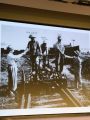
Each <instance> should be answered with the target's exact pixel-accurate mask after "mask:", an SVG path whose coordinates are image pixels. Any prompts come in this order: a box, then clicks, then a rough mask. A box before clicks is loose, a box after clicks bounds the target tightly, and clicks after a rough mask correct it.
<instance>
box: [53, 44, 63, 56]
mask: <svg viewBox="0 0 90 120" xmlns="http://www.w3.org/2000/svg"><path fill="white" fill-rule="evenodd" d="M53 47H54V48H57V49H58V50H59V51H60V52H61V53H62V54H64V50H65V48H64V46H63V45H61V43H59V42H56V43H55V44H54V46H53Z"/></svg>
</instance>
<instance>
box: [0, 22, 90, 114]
mask: <svg viewBox="0 0 90 120" xmlns="http://www.w3.org/2000/svg"><path fill="white" fill-rule="evenodd" d="M0 39H1V40H0V41H1V73H0V74H1V79H0V110H6V109H7V110H8V109H30V110H31V109H32V108H38V110H39V109H40V108H70V107H72V108H73V107H88V110H90V108H89V107H90V31H89V30H85V29H76V28H67V27H60V26H48V25H39V24H30V23H20V22H10V21H0ZM89 112H90V111H89Z"/></svg>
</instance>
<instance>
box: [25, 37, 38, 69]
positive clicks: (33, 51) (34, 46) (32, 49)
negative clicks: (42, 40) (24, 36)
mask: <svg viewBox="0 0 90 120" xmlns="http://www.w3.org/2000/svg"><path fill="white" fill-rule="evenodd" d="M29 39H30V41H29V43H28V45H27V48H28V50H29V55H30V60H31V66H32V71H37V64H36V58H37V56H38V55H39V53H40V47H39V43H38V42H37V41H35V37H34V36H32V35H29Z"/></svg>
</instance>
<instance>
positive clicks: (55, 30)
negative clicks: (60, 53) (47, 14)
mask: <svg viewBox="0 0 90 120" xmlns="http://www.w3.org/2000/svg"><path fill="white" fill-rule="evenodd" d="M30 34H32V35H33V36H35V37H36V38H35V39H36V40H37V41H38V42H39V44H41V43H42V42H43V40H45V41H46V43H47V46H48V47H53V44H54V43H55V42H56V41H57V36H58V35H59V34H60V35H61V37H62V44H63V45H66V44H69V43H71V44H72V45H73V41H72V40H75V42H74V45H80V49H81V50H83V51H88V50H89V51H90V31H87V30H79V29H71V28H63V27H53V26H43V25H35V24H25V23H17V22H5V21H0V39H1V40H0V41H1V47H4V48H6V47H7V46H8V45H10V46H12V48H14V49H18V50H20V49H26V47H27V44H28V42H29V39H28V36H29V35H30Z"/></svg>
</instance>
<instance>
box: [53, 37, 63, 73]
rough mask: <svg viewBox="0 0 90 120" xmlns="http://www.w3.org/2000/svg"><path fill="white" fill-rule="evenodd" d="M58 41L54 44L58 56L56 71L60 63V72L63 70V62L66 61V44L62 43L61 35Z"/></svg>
mask: <svg viewBox="0 0 90 120" xmlns="http://www.w3.org/2000/svg"><path fill="white" fill-rule="evenodd" d="M57 39H58V40H57V42H56V43H55V44H54V46H53V47H54V48H55V49H56V50H57V53H58V54H57V56H56V71H58V65H60V73H61V71H62V70H63V63H64V46H63V45H62V44H61V41H62V39H61V36H60V35H59V36H58V37H57Z"/></svg>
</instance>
